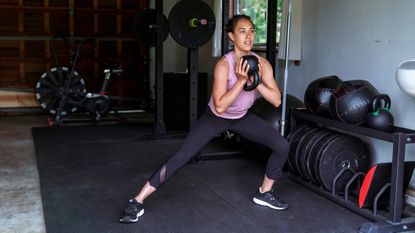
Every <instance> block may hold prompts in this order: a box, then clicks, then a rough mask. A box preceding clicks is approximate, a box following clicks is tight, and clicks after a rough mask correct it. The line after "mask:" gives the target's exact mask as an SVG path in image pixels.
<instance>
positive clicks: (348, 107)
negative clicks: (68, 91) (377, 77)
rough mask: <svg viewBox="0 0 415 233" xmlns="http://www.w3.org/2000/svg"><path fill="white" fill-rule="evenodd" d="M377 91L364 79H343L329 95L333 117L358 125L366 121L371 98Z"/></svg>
mask: <svg viewBox="0 0 415 233" xmlns="http://www.w3.org/2000/svg"><path fill="white" fill-rule="evenodd" d="M378 94H379V91H378V90H377V89H376V88H375V87H374V86H373V85H372V84H371V83H369V82H368V81H366V80H350V81H344V82H343V83H342V84H341V85H340V86H339V87H338V88H336V90H335V91H334V92H333V93H332V95H331V97H330V115H331V117H332V118H333V119H336V120H339V121H343V122H347V123H350V124H354V125H360V124H362V123H364V122H365V121H366V116H367V114H368V113H369V112H370V109H371V102H372V99H373V98H374V97H375V96H377V95H378Z"/></svg>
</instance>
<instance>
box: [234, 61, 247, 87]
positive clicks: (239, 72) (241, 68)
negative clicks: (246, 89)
mask: <svg viewBox="0 0 415 233" xmlns="http://www.w3.org/2000/svg"><path fill="white" fill-rule="evenodd" d="M248 70H249V64H248V61H246V60H244V59H242V58H240V59H239V61H238V62H237V63H236V66H235V74H236V77H237V78H238V81H243V82H244V83H246V81H247V79H248Z"/></svg>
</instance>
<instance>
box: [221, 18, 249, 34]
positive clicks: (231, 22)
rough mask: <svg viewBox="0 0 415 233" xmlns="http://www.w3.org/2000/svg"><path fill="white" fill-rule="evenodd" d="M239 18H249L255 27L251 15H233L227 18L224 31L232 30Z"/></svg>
mask: <svg viewBox="0 0 415 233" xmlns="http://www.w3.org/2000/svg"><path fill="white" fill-rule="evenodd" d="M241 19H247V20H249V22H251V24H252V26H253V27H254V28H255V24H254V23H253V22H252V20H251V17H249V16H247V15H234V16H233V17H232V18H230V19H229V21H228V23H227V24H226V32H233V31H234V30H235V27H236V25H237V24H238V22H239V20H241Z"/></svg>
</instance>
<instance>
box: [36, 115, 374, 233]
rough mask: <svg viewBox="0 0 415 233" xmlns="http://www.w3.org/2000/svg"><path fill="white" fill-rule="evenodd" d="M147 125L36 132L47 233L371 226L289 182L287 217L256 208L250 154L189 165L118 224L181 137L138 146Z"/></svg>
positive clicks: (257, 179) (258, 164)
mask: <svg viewBox="0 0 415 233" xmlns="http://www.w3.org/2000/svg"><path fill="white" fill-rule="evenodd" d="M151 132H152V124H151V123H146V122H128V123H126V124H104V125H71V126H64V127H58V128H51V127H43V126H42V127H33V128H32V134H33V140H34V146H35V154H36V163H37V168H38V171H39V181H40V190H41V200H42V206H43V213H44V220H45V226H46V231H47V232H148V233H157V232H160V233H161V232H163V233H164V232H171V233H173V232H177V233H179V232H181V233H184V232H189V233H190V232H192V233H193V232H206V233H208V232H209V233H215V232H221V233H222V232H223V233H225V232H226V233H231V232H235V233H236V232H238V233H244V232H246V233H253V232H255V233H267V232H273V233H275V232H290V233H291V232H299V233H300V232H357V231H358V230H359V228H360V227H361V225H362V224H363V223H364V222H368V221H369V220H367V219H365V218H362V217H360V216H359V215H356V214H355V213H353V212H351V211H349V210H347V209H344V208H343V207H340V206H339V205H337V204H335V203H333V202H331V201H329V200H327V199H325V198H324V197H322V196H320V195H318V194H316V193H314V192H312V191H310V190H308V189H306V188H304V187H302V186H301V185H298V184H297V183H294V182H293V181H291V180H290V179H283V180H281V181H279V183H278V185H277V186H276V187H275V192H276V194H277V195H278V196H279V197H280V198H281V199H283V200H285V201H286V202H288V203H289V204H290V208H289V209H287V210H285V211H275V210H271V209H269V208H266V207H262V206H258V205H255V204H254V203H253V202H252V195H253V194H254V192H255V191H256V189H257V188H258V186H259V185H260V183H261V181H262V177H263V174H264V166H265V162H264V158H258V156H256V155H255V154H254V153H251V154H249V155H247V156H242V157H238V158H232V159H221V160H203V161H198V162H196V163H188V164H186V165H185V166H184V167H182V168H181V169H180V170H178V171H177V172H176V173H175V174H174V175H173V176H172V178H171V179H169V180H168V182H167V183H166V184H165V185H164V186H162V187H161V188H160V189H159V190H158V191H157V192H155V193H154V194H153V195H152V196H150V197H149V198H148V199H147V200H146V202H145V211H146V212H145V214H144V216H143V217H141V218H140V220H139V222H138V223H136V224H121V223H119V222H118V218H119V215H120V213H121V211H122V210H123V208H125V206H126V204H127V201H128V199H129V198H131V197H133V196H134V195H135V194H136V193H137V191H138V189H139V188H140V186H141V185H142V184H143V183H144V182H145V181H146V179H147V178H149V176H150V175H151V174H152V173H153V172H154V171H155V169H157V168H158V167H159V166H160V165H161V164H162V163H163V162H164V161H166V160H167V159H168V158H169V156H171V155H172V154H173V153H174V152H175V151H176V150H177V149H178V148H179V146H180V144H181V142H182V140H183V138H173V139H163V140H143V139H142V137H143V135H151Z"/></svg>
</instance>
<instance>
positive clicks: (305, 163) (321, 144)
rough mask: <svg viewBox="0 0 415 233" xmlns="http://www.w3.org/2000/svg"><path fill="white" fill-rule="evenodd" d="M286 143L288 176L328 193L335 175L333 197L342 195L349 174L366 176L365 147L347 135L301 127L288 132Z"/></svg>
mask: <svg viewBox="0 0 415 233" xmlns="http://www.w3.org/2000/svg"><path fill="white" fill-rule="evenodd" d="M287 140H288V141H289V143H290V147H291V148H290V154H289V157H288V166H289V168H290V170H291V172H292V173H293V174H294V175H297V176H300V177H302V178H303V179H305V180H307V181H309V182H311V183H313V184H315V185H317V186H321V187H323V188H325V189H327V190H329V191H332V183H333V180H334V179H335V177H336V176H337V175H338V174H340V173H341V175H340V177H339V179H338V180H337V181H336V193H342V192H343V191H344V187H345V185H346V184H347V182H348V181H349V180H350V178H351V177H352V176H353V174H354V173H356V172H360V171H362V172H366V171H367V169H368V167H369V164H370V150H369V147H368V146H367V145H366V143H364V142H363V141H362V140H361V139H359V138H357V137H354V136H351V135H347V134H342V133H339V132H335V131H332V130H329V129H325V128H320V127H317V126H313V125H308V124H302V125H298V126H297V127H295V128H294V129H293V130H291V132H290V134H289V135H288V136H287ZM344 170H346V171H345V172H344ZM342 171H343V173H342Z"/></svg>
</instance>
